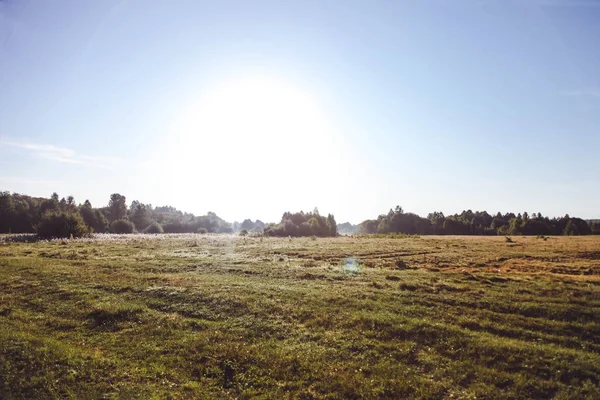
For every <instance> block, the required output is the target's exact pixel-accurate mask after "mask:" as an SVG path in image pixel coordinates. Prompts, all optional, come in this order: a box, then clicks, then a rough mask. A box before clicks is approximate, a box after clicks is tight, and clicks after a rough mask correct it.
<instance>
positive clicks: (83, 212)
mask: <svg viewBox="0 0 600 400" xmlns="http://www.w3.org/2000/svg"><path fill="white" fill-rule="evenodd" d="M134 232H140V233H234V232H243V234H247V233H255V234H264V235H266V236H285V237H288V236H289V237H300V236H316V237H331V236H337V235H339V234H364V235H371V234H376V235H388V234H395V233H399V234H407V235H535V236H540V235H590V234H600V222H599V221H597V220H591V221H586V220H583V219H581V218H575V217H570V216H569V215H565V216H563V217H553V218H549V217H547V216H543V215H542V214H541V213H539V212H538V213H532V214H531V215H529V213H527V212H523V213H522V214H521V213H518V214H514V213H505V214H502V213H500V212H498V213H496V214H495V215H492V214H490V213H488V212H487V211H475V212H473V211H471V210H467V211H462V212H461V213H460V214H454V215H448V216H445V215H444V214H443V213H442V212H433V213H430V214H428V215H427V217H426V218H424V217H420V216H419V215H417V214H414V213H410V212H404V210H403V209H402V207H400V206H396V207H395V208H394V209H390V210H389V212H388V213H387V214H381V215H379V216H378V217H377V218H376V219H368V220H366V221H363V222H361V223H360V224H358V225H352V224H350V223H348V222H345V223H342V224H337V223H336V220H335V217H334V216H333V214H328V215H327V216H322V215H320V213H319V211H318V209H316V208H315V209H314V210H313V211H312V212H306V213H305V212H303V211H300V212H295V213H291V212H285V213H284V214H283V215H282V217H281V220H280V222H279V223H265V222H262V221H260V220H256V221H252V220H251V219H246V220H244V221H243V222H242V223H239V222H237V221H236V222H233V223H230V222H227V221H225V220H223V219H222V218H220V217H219V216H217V215H216V214H215V213H214V212H208V213H207V214H206V215H201V216H195V215H194V214H191V213H186V212H182V211H180V210H178V209H176V208H175V207H172V206H160V207H153V206H152V204H145V203H142V202H140V201H138V200H134V201H132V202H131V203H130V204H128V203H127V199H126V197H125V196H123V195H121V194H119V193H113V194H112V195H110V197H109V201H108V205H107V206H102V207H93V206H92V204H91V203H90V201H89V200H85V201H84V202H83V203H82V204H77V203H76V202H75V199H74V198H73V196H68V197H66V198H65V197H63V198H60V197H59V195H58V194H57V193H53V194H52V195H51V196H50V197H49V198H41V197H32V196H27V195H23V194H18V193H12V194H11V193H9V192H6V191H5V192H0V233H35V234H37V235H38V236H40V237H70V236H73V237H80V236H86V235H89V234H92V233H119V234H127V233H134Z"/></svg>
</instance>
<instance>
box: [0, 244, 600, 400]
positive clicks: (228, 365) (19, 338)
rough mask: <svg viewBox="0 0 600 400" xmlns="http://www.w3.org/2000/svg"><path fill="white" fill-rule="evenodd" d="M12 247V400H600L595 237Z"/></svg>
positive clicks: (8, 329) (4, 314)
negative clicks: (351, 264)
mask: <svg viewBox="0 0 600 400" xmlns="http://www.w3.org/2000/svg"><path fill="white" fill-rule="evenodd" d="M4 239H5V238H3V239H2V240H3V242H0V398H102V397H109V398H111V397H116V398H151V397H152V396H155V397H156V398H182V399H187V398H229V397H230V398H250V397H254V396H263V397H267V398H281V397H288V396H292V397H297V398H382V397H384V398H523V399H530V398H577V399H579V398H590V399H592V398H599V397H600V389H599V388H598V384H599V379H600V355H599V351H600V268H599V265H600V251H599V250H598V249H600V238H597V237H581V238H573V237H550V238H548V239H547V240H540V239H536V238H535V237H528V238H521V237H513V238H512V239H513V242H512V243H508V242H506V241H505V239H504V237H486V238H482V237H407V238H399V237H398V238H383V237H382V238H363V237H341V238H331V239H317V240H312V239H311V238H306V239H293V240H289V239H276V238H258V237H245V238H242V237H238V236H234V235H191V234H188V235H134V236H131V235H122V236H116V235H114V236H113V235H106V236H105V235H102V236H98V237H97V238H96V239H81V240H72V241H68V240H67V241H44V242H38V243H15V242H6V241H4ZM348 257H353V258H354V259H356V260H358V262H359V263H360V273H358V274H347V273H344V267H343V261H344V260H345V259H346V258H348Z"/></svg>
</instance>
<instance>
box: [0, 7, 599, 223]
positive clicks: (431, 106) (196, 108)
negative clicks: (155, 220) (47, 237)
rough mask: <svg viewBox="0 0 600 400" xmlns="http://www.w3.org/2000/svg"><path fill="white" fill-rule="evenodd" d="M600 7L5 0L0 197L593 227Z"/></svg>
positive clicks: (229, 214) (249, 213) (258, 214)
mask: <svg viewBox="0 0 600 400" xmlns="http://www.w3.org/2000/svg"><path fill="white" fill-rule="evenodd" d="M598 149H600V0H599V1H596V0H513V1H511V0H502V1H483V0H456V1H441V0H438V1H426V0H425V1H422V0H419V1H416V0H415V1H408V0H407V1H402V0H397V1H394V0H385V1H384V0H372V1H366V0H365V1H351V0H343V1H342V0H297V1H295V0H290V1H253V0H240V1H200V0H198V1H192V0H189V1H183V0H175V1H168V2H166V1H154V0H135V1H124V0H123V1H112V0H100V1H94V2H92V1H64V0H55V1H42V0H35V1H32V0H18V1H17V0H0V190H8V191H11V192H18V193H24V194H29V195H33V196H43V197H49V196H50V194H51V193H52V192H58V193H59V195H60V196H61V197H63V196H65V197H66V196H68V195H73V196H74V197H75V199H76V201H77V202H83V201H84V200H85V199H89V200H90V201H91V202H92V204H93V205H94V206H104V205H106V204H107V203H108V200H109V196H110V194H111V193H115V192H117V193H121V194H123V195H125V196H126V197H127V200H128V202H130V201H132V200H139V201H142V202H144V203H151V204H152V205H154V206H161V205H171V206H174V207H177V208H178V209H181V210H184V211H188V212H192V213H194V214H196V215H198V214H205V213H206V212H207V211H213V212H216V213H217V214H218V215H219V216H221V217H223V218H224V219H226V220H229V221H234V220H237V221H242V220H244V219H246V218H251V219H261V220H263V221H274V222H275V221H278V220H279V219H280V218H281V215H282V213H283V212H285V211H292V212H294V211H298V210H305V211H308V210H312V209H313V208H314V207H318V208H319V210H320V212H321V214H326V213H333V214H334V215H335V216H336V220H337V221H338V222H344V221H350V222H352V223H359V222H361V221H362V220H365V219H367V218H375V217H376V216H377V215H379V214H381V213H386V212H387V210H389V209H390V208H392V207H394V206H396V205H400V206H402V207H403V208H404V210H405V211H410V212H415V213H417V214H420V215H422V216H426V215H427V213H429V212H432V211H442V212H444V213H445V214H453V213H460V212H461V211H462V210H466V209H471V210H473V211H475V210H487V211H488V212H490V213H496V212H498V211H500V212H503V213H504V212H509V211H511V212H515V213H517V212H523V211H527V212H530V213H531V212H541V213H542V214H544V215H548V216H562V215H564V214H566V213H568V214H570V215H571V216H579V217H582V218H599V217H600V203H598V198H600V175H599V173H600V157H599V156H598Z"/></svg>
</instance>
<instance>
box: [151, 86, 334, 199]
mask: <svg viewBox="0 0 600 400" xmlns="http://www.w3.org/2000/svg"><path fill="white" fill-rule="evenodd" d="M339 149H340V146H339V142H337V138H336V133H335V129H334V126H333V124H332V123H331V120H330V118H329V116H328V114H327V112H326V109H325V108H324V107H323V106H322V104H321V103H320V102H319V99H318V97H317V96H316V95H315V93H311V92H309V91H308V90H305V89H303V88H302V87H301V86H299V85H295V84H292V83H289V82H286V81H283V80H279V79H273V78H265V77H252V78H244V79H235V80H230V81H227V82H221V83H218V84H214V85H213V86H212V87H211V88H209V89H205V90H203V91H202V92H201V93H199V94H198V96H197V98H196V99H195V100H194V101H193V102H191V103H190V104H188V106H187V107H185V108H184V109H183V110H182V111H181V113H180V114H179V115H178V117H177V119H176V120H175V121H174V123H173V124H172V126H171V127H170V128H169V132H168V142H167V144H166V146H165V149H164V153H165V161H166V162H165V163H164V165H165V167H164V168H163V171H162V177H164V181H165V182H167V184H169V185H170V186H171V187H173V188H177V190H178V191H179V192H181V190H182V189H181V188H185V190H186V194H188V193H189V196H190V197H200V198H201V197H202V191H205V190H206V188H208V187H210V188H214V189H212V190H215V191H218V192H219V194H218V197H219V198H220V199H221V200H219V201H220V204H223V206H225V205H226V204H229V203H230V202H231V207H235V206H236V203H235V202H236V199H238V198H239V193H245V194H247V193H256V194H257V195H258V194H260V192H261V190H262V191H263V192H264V188H270V190H269V196H268V197H269V201H271V202H272V204H285V207H301V208H304V209H312V208H313V207H314V206H315V205H317V203H316V202H317V201H318V200H319V196H328V197H332V196H334V195H335V193H333V192H334V191H335V190H337V191H339V189H335V190H334V189H333V186H334V185H335V184H341V183H340V182H341V180H340V179H341V178H340V168H339V165H340V164H341V161H340V159H339V157H338V155H339ZM301 184H303V185H308V187H310V190H308V191H307V190H299V185H301ZM217 188H218V189H217ZM259 188H262V189H260V190H259ZM330 192H331V193H330ZM211 196H213V193H212V192H211ZM213 197H214V196H213ZM244 202H246V203H248V202H250V203H252V202H254V204H246V206H248V207H249V208H253V207H254V208H256V209H260V207H262V206H264V207H266V204H267V203H265V199H264V198H262V199H261V198H260V197H258V198H256V199H254V198H252V197H250V196H245V197H244ZM259 203H260V204H259ZM321 204H322V203H321ZM237 205H239V202H238V203H237Z"/></svg>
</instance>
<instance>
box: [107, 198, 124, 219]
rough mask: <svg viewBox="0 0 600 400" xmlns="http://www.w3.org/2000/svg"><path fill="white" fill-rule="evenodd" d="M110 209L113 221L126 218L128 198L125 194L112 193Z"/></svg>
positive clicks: (109, 203)
mask: <svg viewBox="0 0 600 400" xmlns="http://www.w3.org/2000/svg"><path fill="white" fill-rule="evenodd" d="M108 209H109V216H110V217H109V218H110V221H111V222H114V221H117V220H119V219H123V218H125V217H126V216H127V200H126V199H125V196H123V195H121V194H119V193H113V194H111V195H110V201H109V202H108Z"/></svg>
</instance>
